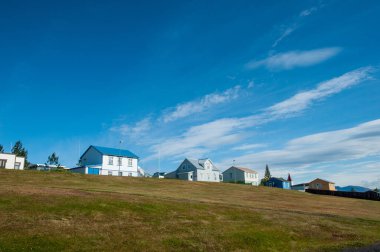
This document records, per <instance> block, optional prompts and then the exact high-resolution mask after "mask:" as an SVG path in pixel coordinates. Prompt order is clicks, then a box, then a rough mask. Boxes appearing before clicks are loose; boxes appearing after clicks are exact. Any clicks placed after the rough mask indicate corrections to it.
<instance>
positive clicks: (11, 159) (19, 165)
mask: <svg viewBox="0 0 380 252" xmlns="http://www.w3.org/2000/svg"><path fill="white" fill-rule="evenodd" d="M24 166H25V157H18V156H16V155H15V154H11V153H0V169H15V170H24Z"/></svg>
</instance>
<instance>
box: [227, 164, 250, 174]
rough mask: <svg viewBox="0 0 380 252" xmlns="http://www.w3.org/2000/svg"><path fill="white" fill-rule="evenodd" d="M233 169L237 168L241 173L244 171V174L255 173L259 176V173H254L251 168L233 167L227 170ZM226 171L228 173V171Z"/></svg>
mask: <svg viewBox="0 0 380 252" xmlns="http://www.w3.org/2000/svg"><path fill="white" fill-rule="evenodd" d="M231 168H235V169H238V170H240V171H243V172H247V173H255V174H257V171H254V170H252V169H249V168H245V167H238V166H231V167H230V168H228V169H227V170H229V169H231ZM227 170H226V171H227Z"/></svg>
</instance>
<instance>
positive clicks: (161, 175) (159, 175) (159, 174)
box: [152, 172, 166, 179]
mask: <svg viewBox="0 0 380 252" xmlns="http://www.w3.org/2000/svg"><path fill="white" fill-rule="evenodd" d="M165 175H166V172H155V173H154V174H153V176H152V178H159V179H163V178H165Z"/></svg>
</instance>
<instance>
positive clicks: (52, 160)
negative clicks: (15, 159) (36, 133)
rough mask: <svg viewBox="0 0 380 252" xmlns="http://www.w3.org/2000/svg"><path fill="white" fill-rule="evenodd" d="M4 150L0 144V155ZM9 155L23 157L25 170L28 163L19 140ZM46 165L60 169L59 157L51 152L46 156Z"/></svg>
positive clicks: (26, 155)
mask: <svg viewBox="0 0 380 252" xmlns="http://www.w3.org/2000/svg"><path fill="white" fill-rule="evenodd" d="M4 152H5V150H4V146H3V145H2V144H0V153H4ZM11 153H12V154H15V155H16V156H19V157H25V168H27V167H28V166H29V165H30V163H29V162H28V151H27V150H26V149H25V147H24V146H23V144H22V142H21V141H20V140H19V141H17V142H16V143H15V144H14V145H13V147H12V149H11ZM45 164H46V165H56V166H57V167H60V166H61V165H60V163H59V157H58V155H57V154H56V153H55V152H53V153H52V154H51V155H49V156H48V159H47V161H46V163H45Z"/></svg>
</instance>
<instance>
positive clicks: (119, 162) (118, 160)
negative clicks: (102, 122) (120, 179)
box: [117, 140, 123, 176]
mask: <svg viewBox="0 0 380 252" xmlns="http://www.w3.org/2000/svg"><path fill="white" fill-rule="evenodd" d="M122 143H123V141H122V140H120V141H119V156H118V158H117V164H118V165H119V173H118V176H120V165H121V162H122V161H123V158H122V157H121V144H122Z"/></svg>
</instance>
